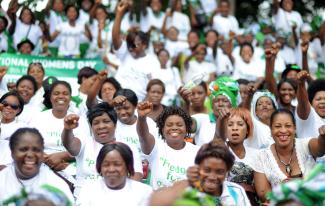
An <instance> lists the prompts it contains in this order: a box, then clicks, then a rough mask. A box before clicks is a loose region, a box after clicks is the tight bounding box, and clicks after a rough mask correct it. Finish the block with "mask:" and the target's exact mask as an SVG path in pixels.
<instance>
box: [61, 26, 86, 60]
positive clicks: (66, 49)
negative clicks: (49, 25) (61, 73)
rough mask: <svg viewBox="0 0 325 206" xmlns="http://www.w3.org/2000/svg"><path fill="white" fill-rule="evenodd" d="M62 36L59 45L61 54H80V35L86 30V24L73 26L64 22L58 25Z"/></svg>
mask: <svg viewBox="0 0 325 206" xmlns="http://www.w3.org/2000/svg"><path fill="white" fill-rule="evenodd" d="M56 31H59V32H60V34H59V36H61V42H60V46H59V53H58V55H59V56H70V55H79V54H80V50H79V46H80V35H81V34H82V33H84V32H85V25H84V24H77V23H76V25H75V26H71V25H70V24H69V23H68V22H63V23H61V24H59V25H58V26H57V27H56Z"/></svg>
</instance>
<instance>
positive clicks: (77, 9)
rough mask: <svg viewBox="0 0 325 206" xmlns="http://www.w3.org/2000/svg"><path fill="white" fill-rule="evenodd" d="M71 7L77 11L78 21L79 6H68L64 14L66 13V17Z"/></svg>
mask: <svg viewBox="0 0 325 206" xmlns="http://www.w3.org/2000/svg"><path fill="white" fill-rule="evenodd" d="M71 7H73V8H75V9H76V12H77V18H76V20H77V19H78V18H79V14H80V13H79V8H78V6H76V5H74V4H68V5H67V6H66V7H65V9H64V13H65V15H67V14H68V11H69V9H70V8H71Z"/></svg>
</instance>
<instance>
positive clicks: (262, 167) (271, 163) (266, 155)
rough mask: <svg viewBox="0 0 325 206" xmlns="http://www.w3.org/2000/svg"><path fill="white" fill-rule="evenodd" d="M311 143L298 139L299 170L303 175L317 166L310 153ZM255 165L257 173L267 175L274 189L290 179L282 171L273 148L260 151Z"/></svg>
mask: <svg viewBox="0 0 325 206" xmlns="http://www.w3.org/2000/svg"><path fill="white" fill-rule="evenodd" d="M309 141H310V139H296V144H295V149H296V155H297V159H298V164H299V168H300V170H301V172H302V174H303V175H306V174H308V173H309V172H310V171H311V169H312V168H313V167H314V166H315V164H316V162H315V160H314V158H313V156H312V155H311V154H310V151H309V146H308V144H309ZM255 163H256V164H255V166H254V169H255V171H256V172H259V173H263V174H265V176H266V178H267V179H268V181H269V182H270V184H271V185H272V187H275V186H276V185H278V184H280V183H282V182H283V181H284V180H286V179H288V177H287V176H286V174H284V173H283V172H282V171H281V169H280V167H279V165H278V163H277V161H276V159H275V157H274V155H273V153H272V151H271V146H269V147H268V148H266V149H263V150H260V151H259V154H258V155H257V159H256V162H255Z"/></svg>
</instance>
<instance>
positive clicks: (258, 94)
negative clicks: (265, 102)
mask: <svg viewBox="0 0 325 206" xmlns="http://www.w3.org/2000/svg"><path fill="white" fill-rule="evenodd" d="M261 97H268V98H270V99H271V101H272V102H273V105H274V107H275V108H274V109H277V108H278V103H277V101H276V100H275V96H274V95H273V94H272V93H271V92H269V91H268V90H263V91H257V92H255V94H254V96H253V99H252V102H251V114H253V117H255V118H256V119H259V118H258V117H257V116H256V112H255V110H256V103H257V101H258V100H259V99H260V98H261Z"/></svg>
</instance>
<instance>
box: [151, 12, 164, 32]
mask: <svg viewBox="0 0 325 206" xmlns="http://www.w3.org/2000/svg"><path fill="white" fill-rule="evenodd" d="M147 10H148V15H149V23H150V26H154V27H156V28H157V29H159V30H161V27H162V25H163V23H164V18H165V12H163V11H160V12H159V13H158V14H156V13H154V12H153V11H152V9H151V8H150V7H148V9H147Z"/></svg>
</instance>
